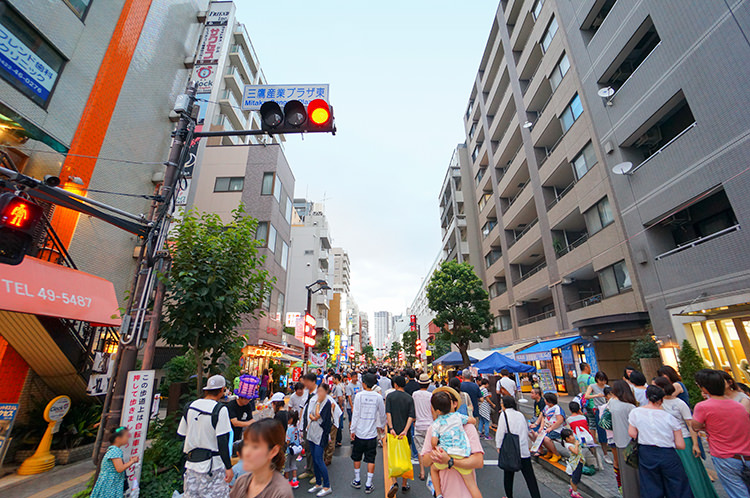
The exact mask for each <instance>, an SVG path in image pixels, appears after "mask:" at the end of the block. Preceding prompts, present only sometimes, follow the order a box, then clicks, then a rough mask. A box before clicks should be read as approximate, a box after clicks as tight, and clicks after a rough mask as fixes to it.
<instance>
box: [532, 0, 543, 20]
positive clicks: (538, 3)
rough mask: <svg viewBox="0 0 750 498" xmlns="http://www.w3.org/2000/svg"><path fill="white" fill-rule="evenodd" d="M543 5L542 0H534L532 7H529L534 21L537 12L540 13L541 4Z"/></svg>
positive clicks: (537, 14) (537, 17)
mask: <svg viewBox="0 0 750 498" xmlns="http://www.w3.org/2000/svg"><path fill="white" fill-rule="evenodd" d="M543 5H544V0H536V2H535V3H534V7H532V9H531V15H532V16H534V20H535V21H536V20H537V19H539V14H541V13H542V6H543Z"/></svg>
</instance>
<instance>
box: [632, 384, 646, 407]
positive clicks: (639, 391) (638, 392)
mask: <svg viewBox="0 0 750 498" xmlns="http://www.w3.org/2000/svg"><path fill="white" fill-rule="evenodd" d="M633 396H635V400H636V401H637V402H638V406H646V405H647V404H648V399H647V398H646V386H633Z"/></svg>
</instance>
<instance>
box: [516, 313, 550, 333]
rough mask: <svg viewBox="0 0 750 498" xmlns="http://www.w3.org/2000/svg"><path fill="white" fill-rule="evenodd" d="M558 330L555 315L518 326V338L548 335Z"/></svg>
mask: <svg viewBox="0 0 750 498" xmlns="http://www.w3.org/2000/svg"><path fill="white" fill-rule="evenodd" d="M557 331H558V327H557V319H556V318H555V315H552V316H551V317H548V318H542V319H541V320H537V321H535V322H532V323H528V324H526V325H520V323H519V327H518V338H519V339H536V338H538V337H549V336H552V335H554V334H555V332H557Z"/></svg>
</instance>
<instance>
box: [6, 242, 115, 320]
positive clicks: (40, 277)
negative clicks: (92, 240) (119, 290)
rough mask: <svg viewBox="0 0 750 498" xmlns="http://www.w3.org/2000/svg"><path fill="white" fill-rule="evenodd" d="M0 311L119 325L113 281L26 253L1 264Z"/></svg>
mask: <svg viewBox="0 0 750 498" xmlns="http://www.w3.org/2000/svg"><path fill="white" fill-rule="evenodd" d="M0 310H4V311H15V312H18V313H28V314H32V315H43V316H52V317H56V318H68V319H71V320H79V321H82V322H89V323H91V324H93V325H105V326H115V327H119V326H120V313H119V305H118V303H117V296H116V295H115V287H114V285H112V282H110V281H108V280H105V279H103V278H99V277H96V276H94V275H91V274H88V273H84V272H82V271H78V270H74V269H72V268H67V267H65V266H60V265H56V264H53V263H48V262H46V261H42V260H40V259H36V258H32V257H28V256H27V257H26V258H24V260H23V262H22V263H21V264H20V265H16V266H10V265H0Z"/></svg>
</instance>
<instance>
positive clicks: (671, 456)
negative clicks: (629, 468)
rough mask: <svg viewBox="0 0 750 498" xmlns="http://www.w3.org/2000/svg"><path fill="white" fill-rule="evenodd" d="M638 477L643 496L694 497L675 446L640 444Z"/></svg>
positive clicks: (654, 497) (664, 497)
mask: <svg viewBox="0 0 750 498" xmlns="http://www.w3.org/2000/svg"><path fill="white" fill-rule="evenodd" d="M740 463H742V462H740ZM638 477H639V478H640V481H641V496H642V497H643V498H645V497H648V498H692V496H693V492H692V491H691V490H690V484H689V482H688V478H687V475H686V474H685V468H684V467H683V466H682V461H680V457H679V456H678V455H677V451H676V450H675V449H674V448H660V447H659V446H650V445H647V444H640V445H638ZM744 496H745V497H746V496H747V495H744Z"/></svg>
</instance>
